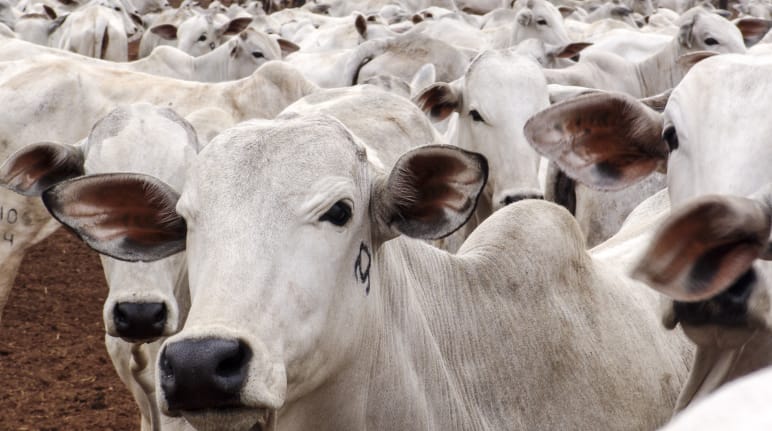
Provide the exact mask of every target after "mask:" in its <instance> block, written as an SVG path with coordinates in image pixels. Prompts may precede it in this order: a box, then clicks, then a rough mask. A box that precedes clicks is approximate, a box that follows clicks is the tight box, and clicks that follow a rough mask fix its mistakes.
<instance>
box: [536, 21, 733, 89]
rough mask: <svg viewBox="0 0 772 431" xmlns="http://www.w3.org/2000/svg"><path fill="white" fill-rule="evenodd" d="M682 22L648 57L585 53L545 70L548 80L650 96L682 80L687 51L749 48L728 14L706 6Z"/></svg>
mask: <svg viewBox="0 0 772 431" xmlns="http://www.w3.org/2000/svg"><path fill="white" fill-rule="evenodd" d="M679 26H680V27H679V28H680V30H679V35H678V37H677V38H674V39H673V41H672V42H671V43H670V44H668V45H666V46H665V48H663V49H662V50H660V51H659V52H657V53H656V54H654V55H652V56H650V57H648V58H646V59H645V60H642V61H639V62H635V63H633V62H630V61H627V60H625V59H623V58H621V57H619V56H616V55H614V54H610V53H601V52H596V53H592V54H588V55H584V56H582V57H581V59H580V61H579V63H577V64H576V65H575V66H572V67H568V68H565V69H557V70H545V72H544V73H545V75H546V77H547V81H548V82H549V83H551V84H553V83H554V84H563V85H577V86H581V87H590V88H597V89H601V90H608V91H619V92H623V93H627V94H630V95H631V96H634V97H649V96H654V95H655V94H659V93H662V92H664V91H666V90H669V89H670V88H673V87H674V86H675V85H676V84H677V83H678V81H680V80H681V78H682V77H683V76H684V74H685V73H686V72H687V71H688V68H689V67H690V66H691V64H689V63H686V64H684V63H683V62H679V58H680V57H681V56H682V55H684V54H687V53H691V52H695V51H705V50H708V51H714V52H718V53H731V52H735V53H744V52H745V51H746V48H745V44H744V43H743V38H742V34H741V33H740V31H739V30H738V29H737V28H736V27H735V26H734V25H733V24H732V23H730V22H729V21H727V20H726V19H725V18H723V17H720V16H718V15H716V14H714V13H711V12H707V11H705V10H704V9H703V8H695V9H692V10H690V11H689V12H687V13H685V14H683V15H682V16H681V21H680V22H679Z"/></svg>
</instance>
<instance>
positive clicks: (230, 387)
mask: <svg viewBox="0 0 772 431" xmlns="http://www.w3.org/2000/svg"><path fill="white" fill-rule="evenodd" d="M251 357H252V351H251V350H250V349H249V347H248V346H247V345H246V344H245V343H243V342H242V341H239V340H227V339H222V338H200V339H192V340H183V341H178V342H176V343H171V344H169V345H168V346H166V348H165V349H164V351H163V352H162V353H161V358H160V367H161V389H163V391H164V395H165V396H166V401H167V403H168V404H169V410H172V411H173V410H188V411H190V410H201V409H212V408H222V407H238V406H240V396H239V393H240V392H241V388H242V386H244V382H245V381H246V380H247V369H248V366H249V359H250V358H251Z"/></svg>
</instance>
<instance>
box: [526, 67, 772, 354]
mask: <svg viewBox="0 0 772 431" xmlns="http://www.w3.org/2000/svg"><path fill="white" fill-rule="evenodd" d="M768 70H769V65H768V61H765V60H758V59H754V58H745V57H741V56H717V57H714V58H711V59H708V60H705V61H704V62H702V63H699V64H698V65H696V66H695V67H694V68H693V69H692V71H691V72H690V73H689V74H688V75H687V76H686V77H685V78H684V80H683V81H682V82H681V83H680V84H679V86H678V87H677V88H676V89H675V90H674V91H673V94H672V95H671V96H670V100H669V101H668V103H667V106H666V108H665V111H664V115H661V114H658V113H657V112H655V111H653V110H651V109H649V108H648V107H646V106H645V105H643V104H642V103H640V102H638V101H636V100H635V99H632V98H630V97H628V96H622V95H614V94H594V95H587V96H581V97H578V98H576V99H573V100H569V101H567V102H563V103H560V104H557V105H554V106H553V107H551V108H549V109H548V110H545V111H543V112H542V113H540V114H538V115H536V116H534V117H533V118H532V119H531V120H529V122H528V123H527V124H526V127H525V133H526V136H527V137H528V139H529V141H531V143H532V144H533V145H534V146H535V147H536V148H537V150H539V151H540V152H542V153H543V154H545V155H547V156H548V157H550V158H552V159H554V160H555V161H556V162H557V163H558V164H559V165H560V167H561V169H563V170H564V171H565V172H567V173H568V174H569V175H570V176H572V177H574V178H576V179H578V180H579V181H582V182H584V183H585V184H588V185H590V186H593V187H596V188H600V189H619V188H622V187H625V186H627V185H629V184H632V183H633V182H635V181H638V180H639V179H641V178H644V177H646V176H647V175H648V174H649V173H651V172H653V171H654V170H657V169H663V170H664V169H666V170H667V173H668V175H667V182H668V190H669V194H670V199H671V203H672V205H673V207H674V208H675V209H676V210H678V211H674V214H673V215H672V216H671V218H670V219H669V221H668V223H667V224H666V225H665V226H664V227H663V228H662V230H661V231H660V232H659V233H657V234H656V235H655V237H654V239H653V241H652V245H651V247H650V249H649V250H648V251H647V252H646V253H645V254H644V256H643V258H642V260H641V262H640V264H639V265H638V268H637V269H636V271H635V275H636V277H638V278H640V279H642V280H644V281H646V282H647V283H648V284H649V285H650V286H652V287H654V288H656V289H658V290H661V291H662V292H664V293H665V294H667V295H669V296H670V297H671V298H673V299H674V300H676V301H681V303H671V306H670V307H669V312H668V313H667V315H666V316H665V319H666V323H667V324H668V325H669V326H672V325H675V324H676V323H678V322H681V323H684V324H685V327H689V328H690V330H689V331H688V333H689V335H690V337H692V339H693V340H694V341H695V342H697V343H698V344H699V343H705V342H710V343H715V342H716V340H717V339H718V337H716V336H714V329H715V327H716V325H717V326H719V327H722V328H724V329H727V328H730V327H731V328H732V329H733V331H731V332H730V331H727V332H723V333H724V334H733V335H732V338H733V339H734V340H735V344H736V340H742V339H747V335H748V330H749V329H750V331H754V330H756V329H758V328H768V327H769V322H772V319H771V318H770V313H771V312H772V309H771V308H770V300H769V288H770V285H769V280H771V278H770V276H772V267H770V264H769V262H765V261H763V260H759V258H761V259H768V258H769V257H770V256H772V253H770V250H769V231H768V229H769V217H770V213H772V210H770V192H769V189H765V187H767V185H768V184H770V183H772V171H770V170H769V169H768V166H767V165H768V162H769V160H772V149H770V147H769V145H768V141H767V137H768V136H769V133H770V132H771V131H770V130H769V128H768V127H767V126H766V125H765V123H764V122H762V121H758V117H756V116H755V115H753V114H750V115H749V114H747V113H749V112H763V110H764V106H766V100H767V99H768V97H769V91H767V90H766V88H764V87H761V88H759V87H756V86H755V85H752V83H754V82H757V81H758V79H759V78H758V77H759V76H761V75H763V74H765V73H767V72H768ZM718 76H733V77H734V78H735V79H734V80H733V82H732V83H728V84H727V85H722V86H715V85H712V84H711V83H713V82H715V79H717V77H718ZM727 112H733V113H735V114H731V115H729V114H727ZM623 124H624V126H623V127H619V126H621V125H623ZM716 193H718V194H720V195H718V196H714V197H711V198H704V199H706V200H705V201H696V202H694V199H695V198H699V197H704V196H706V195H709V194H716ZM686 302H689V303H691V304H690V305H685V304H684V303H686ZM738 334H739V335H738ZM731 344H732V343H730V342H729V341H726V340H724V341H721V346H722V347H723V348H726V347H730V346H731Z"/></svg>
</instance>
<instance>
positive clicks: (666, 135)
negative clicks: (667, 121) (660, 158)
mask: <svg viewBox="0 0 772 431" xmlns="http://www.w3.org/2000/svg"><path fill="white" fill-rule="evenodd" d="M662 139H664V140H665V142H667V146H668V148H670V152H673V151H675V150H677V149H678V133H676V129H675V127H673V126H669V127H667V128H666V129H665V131H664V132H663V133H662Z"/></svg>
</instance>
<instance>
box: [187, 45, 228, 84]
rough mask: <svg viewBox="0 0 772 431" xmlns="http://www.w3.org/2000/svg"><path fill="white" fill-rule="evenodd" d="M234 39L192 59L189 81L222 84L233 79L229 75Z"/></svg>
mask: <svg viewBox="0 0 772 431" xmlns="http://www.w3.org/2000/svg"><path fill="white" fill-rule="evenodd" d="M235 39H236V38H234V39H231V40H230V41H228V42H227V43H225V44H223V45H220V46H218V47H217V48H216V49H214V50H212V51H210V52H207V53H206V54H204V55H200V56H198V57H193V73H192V76H191V79H192V80H194V81H200V82H222V81H230V80H232V79H233V77H231V76H230V75H229V72H230V70H229V69H230V68H229V67H228V66H229V65H230V61H231V59H230V58H229V56H230V50H231V49H232V48H233V46H235V43H236V40H235Z"/></svg>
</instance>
